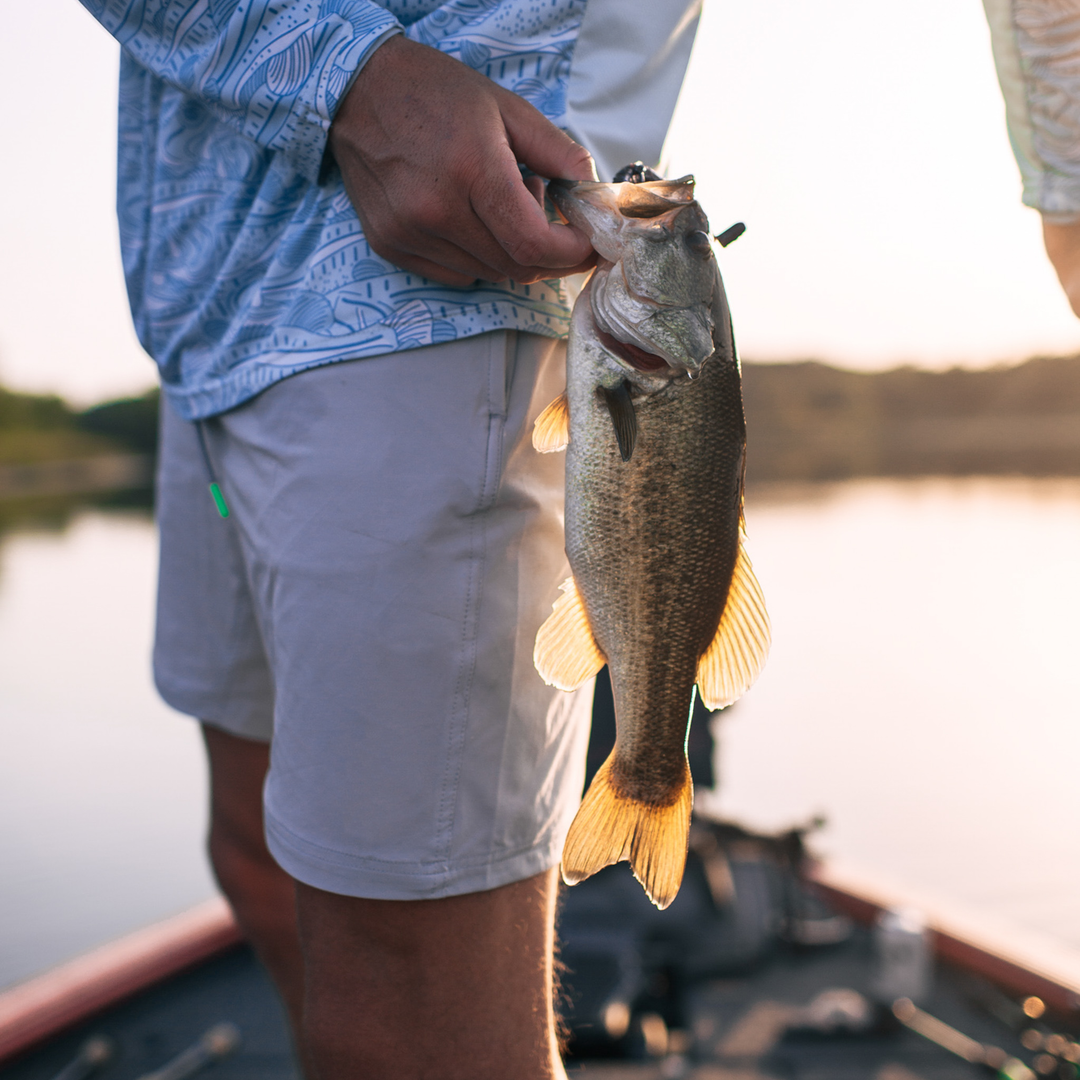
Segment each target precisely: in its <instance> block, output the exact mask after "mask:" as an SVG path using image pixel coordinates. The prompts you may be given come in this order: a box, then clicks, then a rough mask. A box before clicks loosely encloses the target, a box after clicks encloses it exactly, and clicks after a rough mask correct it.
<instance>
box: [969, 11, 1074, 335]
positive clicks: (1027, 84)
mask: <svg viewBox="0 0 1080 1080" xmlns="http://www.w3.org/2000/svg"><path fill="white" fill-rule="evenodd" d="M983 6H984V7H985V9H986V17H987V20H988V21H989V23H990V35H991V40H992V43H993V49H994V62H995V64H996V65H997V72H998V80H999V82H1000V83H1001V89H1002V93H1003V94H1004V96H1005V115H1006V120H1007V122H1008V125H1009V139H1010V142H1011V143H1012V148H1013V153H1014V154H1015V155H1016V161H1017V164H1018V165H1019V166H1020V176H1021V179H1022V180H1023V185H1024V193H1023V200H1024V203H1025V204H1026V205H1028V206H1031V207H1034V208H1035V209H1036V210H1038V211H1039V213H1040V214H1041V215H1042V223H1043V242H1044V244H1045V246H1046V253H1047V255H1048V256H1049V258H1050V262H1051V263H1052V264H1053V267H1054V270H1055V271H1056V272H1057V276H1058V280H1059V281H1060V282H1061V286H1062V288H1063V289H1064V290H1065V295H1066V296H1067V297H1068V299H1069V304H1070V306H1071V307H1072V309H1073V312H1074V313H1075V314H1076V315H1077V316H1080V67H1078V65H1077V59H1078V57H1080V10H1078V9H1077V6H1076V4H1075V3H1070V2H1065V0H983Z"/></svg>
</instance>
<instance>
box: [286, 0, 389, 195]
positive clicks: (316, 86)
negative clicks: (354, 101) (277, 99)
mask: <svg viewBox="0 0 1080 1080" xmlns="http://www.w3.org/2000/svg"><path fill="white" fill-rule="evenodd" d="M342 8H343V10H342V11H341V15H342V19H341V21H340V23H339V25H338V26H337V27H336V28H335V29H334V30H333V31H332V32H331V33H329V34H328V35H327V38H326V40H325V41H324V42H321V43H320V48H319V50H318V53H317V55H316V56H314V57H313V58H312V63H311V68H310V72H309V74H308V77H307V79H306V80H305V81H304V84H303V85H302V86H301V88H300V91H299V93H298V94H297V95H296V98H295V99H294V101H293V104H292V108H291V109H290V111H289V117H288V119H287V120H286V122H285V123H284V124H283V125H282V127H281V128H280V129H279V130H278V132H277V134H276V135H275V136H274V138H273V140H272V141H271V142H270V144H269V148H270V149H271V150H276V151H279V152H281V153H282V154H284V155H285V157H286V158H287V159H288V160H289V161H290V163H291V164H292V166H293V167H294V168H295V169H296V171H297V172H298V173H300V174H301V175H302V176H303V177H305V179H307V180H309V181H311V182H312V183H318V182H319V178H320V175H321V173H322V171H323V170H322V165H323V159H324V155H325V153H326V139H327V135H328V133H329V131H330V124H331V122H332V120H333V118H334V114H335V113H336V112H337V107H338V105H339V103H340V102H341V99H342V98H343V97H344V96H345V94H346V92H347V91H348V90H349V88H350V87H351V86H352V84H353V82H354V81H355V79H356V77H357V75H359V74H360V72H361V71H362V70H363V67H364V65H365V64H366V63H367V62H368V60H369V59H370V58H371V56H372V54H373V53H374V52H375V50H376V49H377V48H378V47H379V46H380V45H382V44H383V43H384V42H386V41H388V40H389V39H390V38H392V37H394V36H395V35H397V34H400V33H402V32H403V30H404V28H403V27H402V25H401V23H400V22H398V20H397V19H395V18H394V16H393V15H391V14H390V12H388V11H387V10H386V9H385V8H382V7H379V6H377V5H376V4H372V3H371V2H370V0H353V3H351V4H343V5H342Z"/></svg>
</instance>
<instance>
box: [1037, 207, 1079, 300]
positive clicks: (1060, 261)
mask: <svg viewBox="0 0 1080 1080" xmlns="http://www.w3.org/2000/svg"><path fill="white" fill-rule="evenodd" d="M1043 243H1044V244H1045V245H1046V254H1047V255H1049V256H1050V262H1051V263H1052V264H1053V267H1054V269H1055V270H1056V271H1057V276H1058V281H1060V282H1061V287H1062V288H1063V289H1064V290H1065V295H1066V296H1067V297H1068V298H1069V306H1070V307H1071V308H1072V309H1073V314H1074V315H1076V316H1077V318H1080V225H1052V224H1051V223H1050V222H1048V221H1044V222H1043Z"/></svg>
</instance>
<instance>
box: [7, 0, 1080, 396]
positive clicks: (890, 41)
mask: <svg viewBox="0 0 1080 1080" xmlns="http://www.w3.org/2000/svg"><path fill="white" fill-rule="evenodd" d="M0 5H2V6H0V11H3V16H4V23H3V25H4V33H3V35H0V100H3V101H5V102H6V103H7V106H6V107H5V109H4V110H3V111H2V114H0V146H3V147H4V153H3V169H2V170H0V382H2V383H3V384H5V385H8V386H12V387H17V388H25V389H32V390H38V391H56V392H60V393H62V394H64V395H66V396H68V397H70V398H71V399H72V400H74V401H76V402H79V403H89V402H92V401H96V400H100V399H102V398H104V397H108V396H112V395H117V394H122V393H131V392H137V391H139V390H141V389H143V388H145V387H146V386H148V385H149V384H150V383H151V381H152V379H153V368H152V366H151V365H150V363H149V361H148V360H147V359H146V358H145V356H144V355H143V354H142V351H141V350H140V348H139V346H138V343H137V342H136V340H135V337H134V334H133V332H132V330H131V326H130V319H129V316H128V311H127V304H126V299H125V297H124V292H123V282H122V278H121V273H120V260H119V254H118V250H117V240H116V222H115V211H114V184H115V164H114V157H115V144H116V135H115V117H116V72H117V53H118V49H117V46H116V45H115V43H113V41H112V40H111V39H110V38H109V36H108V35H107V34H106V33H105V32H104V30H102V29H101V28H100V27H99V26H97V24H96V23H95V22H94V21H93V19H92V18H91V17H90V16H89V15H88V14H87V13H86V11H85V10H83V8H82V7H81V5H80V4H79V3H78V2H77V0H34V2H33V3H32V4H31V3H25V2H21V0H0ZM705 7H706V14H705V17H704V19H703V21H702V26H701V30H700V32H699V35H698V41H697V46H696V48H695V52H694V57H693V60H692V62H691V68H690V72H689V75H688V78H687V83H686V86H685V89H684V93H683V96H682V99H681V101H680V105H679V109H678V111H677V113H676V118H675V123H674V125H673V129H672V133H671V138H670V139H669V146H668V151H667V153H668V157H669V159H670V163H671V172H672V174H673V175H678V174H681V173H684V172H693V173H695V174H696V175H697V177H698V179H699V185H700V186H699V190H698V194H699V197H700V199H701V202H702V205H703V206H704V207H705V209H706V212H707V213H709V215H710V217H711V219H712V223H713V225H714V226H715V227H716V230H717V231H719V230H720V229H721V228H724V227H725V226H727V225H728V224H730V223H731V222H733V221H736V220H744V221H745V222H746V223H747V226H748V231H747V233H746V235H745V236H744V237H743V238H742V239H741V240H739V241H738V242H737V243H736V244H735V245H733V246H732V247H731V248H729V249H727V251H726V252H724V254H723V256H722V262H721V268H722V270H723V273H724V277H725V281H726V282H727V285H728V291H729V293H730V296H731V301H732V309H733V313H734V319H735V328H736V334H737V337H738V341H739V344H740V347H741V352H742V354H743V356H744V357H746V358H748V359H766V360H781V359H797V358H805V357H811V356H812V357H816V358H819V359H823V360H828V361H832V362H836V363H841V364H844V365H846V366H850V367H863V368H880V367H886V366H891V365H893V364H898V363H915V364H920V365H924V366H932V367H942V366H948V365H951V364H954V363H960V364H964V365H972V366H980V365H988V364H993V363H999V362H1002V361H1012V360H1019V359H1023V358H1025V357H1027V356H1030V355H1033V354H1036V353H1072V352H1077V351H1080V321H1078V320H1076V319H1075V318H1074V317H1073V316H1072V314H1071V313H1070V312H1069V309H1068V306H1067V304H1066V303H1065V300H1064V298H1063V297H1062V295H1061V293H1060V290H1059V289H1058V287H1057V284H1056V280H1055V278H1054V276H1053V272H1052V270H1051V269H1050V267H1049V265H1048V264H1047V262H1046V259H1045V256H1044V255H1043V253H1042V249H1041V244H1040V238H1039V222H1038V216H1037V215H1036V214H1035V213H1034V212H1033V211H1031V210H1027V209H1025V208H1023V207H1021V206H1020V203H1019V187H1020V185H1019V179H1018V176H1017V172H1016V166H1015V164H1014V162H1013V160H1012V156H1011V154H1010V152H1009V147H1008V141H1007V139H1006V134H1005V127H1004V120H1003V107H1002V103H1001V98H1000V94H999V92H998V88H997V84H996V81H995V78H994V72H993V65H992V63H991V58H990V48H989V40H988V34H987V30H986V26H985V23H984V21H983V15H982V6H981V4H980V3H979V0H906V2H905V3H902V4H901V3H897V2H895V0H894V2H892V3H886V2H883V0H815V2H814V3H808V2H807V0H706V4H705ZM46 43H47V45H46Z"/></svg>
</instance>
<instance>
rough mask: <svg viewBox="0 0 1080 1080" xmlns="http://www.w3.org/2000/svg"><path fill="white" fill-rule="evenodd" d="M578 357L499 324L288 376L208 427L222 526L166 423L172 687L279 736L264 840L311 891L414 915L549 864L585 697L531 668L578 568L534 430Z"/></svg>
mask: <svg viewBox="0 0 1080 1080" xmlns="http://www.w3.org/2000/svg"><path fill="white" fill-rule="evenodd" d="M564 354H565V345H564V343H563V342H558V341H552V340H549V339H547V338H541V337H537V336H534V335H527V334H518V333H516V332H506V331H500V332H496V333H489V334H484V335H481V336H478V337H472V338H468V339H465V340H462V341H455V342H449V343H447V344H443V345H434V346H430V347H428V348H422V349H414V350H411V351H409V352H404V353H398V354H390V355H387V356H379V357H373V358H371V359H365V360H360V361H354V362H350V363H339V364H332V365H330V366H328V367H323V368H317V369H314V370H311V371H307V372H304V373H302V374H299V375H295V376H293V377H291V378H289V379H285V380H283V381H282V382H280V383H278V384H276V385H275V386H273V387H271V388H270V389H268V390H266V391H264V392H263V393H261V394H260V395H258V396H257V397H255V398H253V399H252V400H251V401H249V402H247V403H246V404H245V405H243V406H241V407H240V408H238V409H236V410H234V411H232V412H229V413H226V414H224V415H223V416H220V417H217V418H215V419H213V420H210V421H207V422H205V424H204V431H205V436H206V444H207V448H208V452H209V457H210V459H211V462H212V467H213V469H214V472H215V473H216V475H217V479H218V481H219V482H220V484H221V487H222V490H223V491H224V494H225V497H226V499H227V500H228V504H229V507H230V510H231V514H230V516H229V518H228V519H227V520H222V519H221V518H220V517H219V516H218V514H217V512H216V510H215V508H214V505H213V502H212V501H211V498H210V495H209V492H208V484H209V476H208V471H207V465H206V463H205V461H204V459H203V456H202V453H201V451H200V449H199V444H198V439H197V435H196V429H195V427H194V426H193V425H192V424H189V423H186V422H184V421H182V420H179V419H177V418H176V417H175V416H174V415H173V414H172V413H171V411H170V410H169V409H168V408H166V409H164V410H163V425H162V454H161V468H160V477H159V487H158V499H159V506H158V520H159V524H160V530H161V572H160V583H159V593H158V622H157V640H156V642H155V647H154V673H155V678H156V681H157V686H158V689H159V691H160V692H161V695H162V697H164V699H165V700H166V701H167V702H168V703H169V704H170V705H172V706H173V707H174V708H176V709H179V710H180V711H181V712H185V713H188V714H190V715H191V716H195V717H198V718H199V719H201V720H203V721H205V722H207V723H210V724H213V725H215V726H217V727H220V728H222V729H224V730H225V731H228V732H231V733H233V734H235V735H239V736H242V737H245V738H250V739H262V740H267V739H270V740H271V765H270V774H269V776H268V778H267V783H266V790H265V810H266V830H267V839H268V842H269V845H270V849H271V851H272V852H273V854H274V857H275V858H276V859H277V860H278V862H279V863H280V864H281V865H282V866H283V867H284V868H285V869H286V870H287V871H288V872H289V873H290V874H291V875H292V876H293V877H295V878H298V879H299V880H301V881H303V882H306V883H307V884H309V885H313V886H315V887H316V888H320V889H326V890H328V891H331V892H336V893H342V894H345V895H350V896H364V897H371V898H375V899H397V900H410V899H422V898H431V897H440V896H450V895H454V894H457V893H466V892H475V891H478V890H482V889H491V888H495V887H497V886H499V885H504V884H507V883H509V882H512V881H518V880H521V879H523V878H526V877H529V876H531V875H532V874H535V873H538V872H539V871H541V870H544V869H546V868H548V867H551V866H554V865H555V864H556V863H557V862H558V860H559V856H560V853H561V848H562V842H563V838H564V836H565V834H566V830H567V829H568V828H569V825H570V820H571V818H572V816H573V814H574V811H575V810H576V807H577V804H578V801H579V799H580V795H581V787H582V781H583V777H584V759H585V747H586V741H587V738H588V724H589V706H590V701H591V687H586V688H584V689H583V690H582V691H579V692H578V693H576V694H566V693H562V692H561V691H558V690H553V689H551V688H550V687H547V686H545V685H544V684H543V682H542V681H541V680H540V678H539V676H538V675H537V674H536V671H535V669H534V668H533V663H532V650H533V640H534V638H535V635H536V630H537V628H538V627H539V625H540V623H541V622H542V621H543V620H544V619H545V618H546V616H547V615H548V614H549V613H550V611H551V605H552V603H553V602H554V600H555V599H556V597H557V596H558V586H559V583H560V582H561V581H562V580H563V579H564V578H565V577H566V575H567V573H568V569H567V565H566V559H565V555H564V552H563V535H562V489H563V468H564V464H563V456H562V455H561V454H552V455H540V454H537V453H536V452H535V451H534V450H533V449H532V446H531V442H530V436H531V430H532V422H533V420H534V418H535V417H536V415H537V414H538V413H539V412H540V410H542V409H543V408H544V406H545V405H547V404H548V402H549V401H550V400H551V399H552V398H554V397H555V396H556V395H557V394H558V393H559V392H560V390H561V389H562V386H563V382H564V368H563V362H564Z"/></svg>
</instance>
